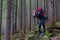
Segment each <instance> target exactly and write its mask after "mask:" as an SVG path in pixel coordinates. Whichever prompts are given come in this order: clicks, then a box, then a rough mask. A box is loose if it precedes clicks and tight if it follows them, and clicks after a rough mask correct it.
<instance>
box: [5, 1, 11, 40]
mask: <svg viewBox="0 0 60 40" xmlns="http://www.w3.org/2000/svg"><path fill="white" fill-rule="evenodd" d="M6 14H7V16H6V33H5V40H10V33H11V32H10V28H11V0H7V13H6Z"/></svg>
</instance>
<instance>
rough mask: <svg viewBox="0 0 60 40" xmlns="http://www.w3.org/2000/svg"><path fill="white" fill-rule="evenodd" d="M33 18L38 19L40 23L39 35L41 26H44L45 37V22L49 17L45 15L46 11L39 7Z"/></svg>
mask: <svg viewBox="0 0 60 40" xmlns="http://www.w3.org/2000/svg"><path fill="white" fill-rule="evenodd" d="M33 18H38V19H39V20H40V21H39V31H38V33H37V34H38V35H40V34H41V26H43V29H44V32H43V34H44V35H45V32H46V28H45V20H46V19H47V16H46V14H45V11H44V10H43V9H42V8H40V7H38V8H37V9H36V10H35V11H34V16H33Z"/></svg>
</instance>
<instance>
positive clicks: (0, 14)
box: [0, 0, 2, 40]
mask: <svg viewBox="0 0 60 40" xmlns="http://www.w3.org/2000/svg"><path fill="white" fill-rule="evenodd" d="M1 27H2V0H0V37H1ZM0 40H1V38H0Z"/></svg>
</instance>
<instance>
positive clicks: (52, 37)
mask: <svg viewBox="0 0 60 40" xmlns="http://www.w3.org/2000/svg"><path fill="white" fill-rule="evenodd" d="M56 24H57V26H58V27H60V22H57V23H56ZM55 26H56V25H55ZM46 30H47V29H46ZM55 30H56V29H55ZM55 30H53V32H52V33H49V31H48V30H47V31H46V36H45V37H44V36H41V35H40V36H38V35H36V33H37V31H38V27H37V26H36V28H35V29H34V30H31V31H30V32H29V33H27V34H26V35H25V40H60V30H57V31H59V32H57V31H55ZM42 31H43V30H42ZM54 31H55V32H54ZM15 36H16V40H20V36H19V33H17V34H16V35H15ZM1 40H5V36H2V37H1Z"/></svg>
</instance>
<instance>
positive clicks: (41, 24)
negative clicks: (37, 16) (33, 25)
mask: <svg viewBox="0 0 60 40" xmlns="http://www.w3.org/2000/svg"><path fill="white" fill-rule="evenodd" d="M41 26H43V29H44V34H45V32H46V28H45V21H44V20H40V22H39V33H41Z"/></svg>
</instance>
